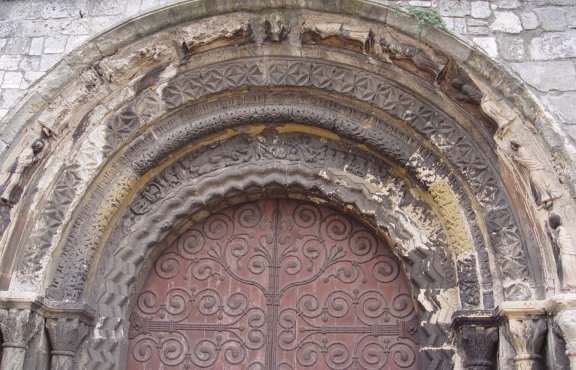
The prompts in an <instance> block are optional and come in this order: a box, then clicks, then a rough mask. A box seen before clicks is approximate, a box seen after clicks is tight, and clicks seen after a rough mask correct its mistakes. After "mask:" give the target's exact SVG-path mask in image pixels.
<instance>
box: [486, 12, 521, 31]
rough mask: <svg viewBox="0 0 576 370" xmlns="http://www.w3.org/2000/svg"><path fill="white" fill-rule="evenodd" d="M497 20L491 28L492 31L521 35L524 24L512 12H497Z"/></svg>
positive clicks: (495, 14)
mask: <svg viewBox="0 0 576 370" xmlns="http://www.w3.org/2000/svg"><path fill="white" fill-rule="evenodd" d="M494 16H495V19H494V22H492V25H491V26H490V29H491V30H492V31H500V32H504V33H520V32H522V24H521V23H520V18H519V17H518V16H517V15H516V14H514V13H512V12H495V13H494Z"/></svg>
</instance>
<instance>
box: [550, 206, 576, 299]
mask: <svg viewBox="0 0 576 370" xmlns="http://www.w3.org/2000/svg"><path fill="white" fill-rule="evenodd" d="M548 224H549V226H550V229H551V230H550V233H551V235H552V241H553V242H554V244H555V245H556V247H557V248H558V254H559V262H560V267H561V269H562V288H564V289H574V288H576V269H575V268H574V266H576V244H574V239H572V236H571V235H570V233H569V232H568V230H566V228H565V227H564V225H563V224H562V219H561V218H560V216H558V215H556V214H553V215H551V216H550V218H549V220H548Z"/></svg>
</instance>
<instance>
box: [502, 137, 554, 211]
mask: <svg viewBox="0 0 576 370" xmlns="http://www.w3.org/2000/svg"><path fill="white" fill-rule="evenodd" d="M510 148H511V149H512V158H513V159H514V161H515V162H516V163H517V164H518V165H519V166H520V168H521V169H522V170H523V171H524V175H525V176H526V177H527V179H528V183H529V184H530V188H531V189H532V194H533V196H534V200H535V201H536V204H537V205H539V206H542V207H544V208H550V207H552V203H553V202H554V200H556V199H558V198H560V197H561V196H562V192H561V190H560V189H558V187H557V186H556V183H555V181H554V179H555V178H554V174H553V173H552V172H551V171H550V170H549V169H548V168H547V167H546V165H544V163H542V162H541V161H540V160H538V158H536V157H535V156H534V154H533V153H531V152H529V151H528V150H527V149H526V148H525V147H524V146H522V145H520V144H519V143H518V142H516V141H511V142H510Z"/></svg>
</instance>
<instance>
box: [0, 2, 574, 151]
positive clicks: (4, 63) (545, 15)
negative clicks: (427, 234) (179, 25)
mask: <svg viewBox="0 0 576 370" xmlns="http://www.w3.org/2000/svg"><path fill="white" fill-rule="evenodd" d="M176 1H177V0H0V119H1V118H2V117H3V116H4V115H5V114H6V113H7V112H8V110H9V109H10V107H11V106H13V105H14V104H15V103H16V102H17V100H18V99H19V98H20V97H21V96H22V95H23V94H24V92H25V91H26V89H27V88H28V87H29V86H30V85H31V84H33V83H34V82H35V81H36V80H38V79H39V78H40V77H42V76H43V75H44V74H45V73H46V72H47V71H48V70H49V69H50V68H51V67H52V66H53V65H54V64H55V63H57V62H58V61H59V60H60V59H61V58H62V57H63V56H64V55H65V54H66V53H67V52H69V51H70V50H72V49H74V48H75V47H77V46H78V45H80V44H81V43H83V42H84V41H86V40H88V39H90V38H91V37H92V36H94V35H96V34H97V33H99V32H101V31H104V30H106V29H107V28H109V27H111V26H112V25H114V24H118V23H121V22H122V21H124V20H126V19H127V18H129V17H132V16H134V15H136V14H139V13H142V12H145V11H147V10H150V9H153V8H154V7H157V6H162V5H166V4H170V3H174V2H176ZM380 1H381V2H383V3H386V4H389V5H396V6H403V5H410V6H418V7H424V8H433V9H436V10H437V11H438V12H439V13H440V14H441V15H442V17H443V19H444V21H445V23H446V26H447V28H448V29H449V30H450V31H452V32H454V33H456V34H458V35H459V36H460V37H462V38H463V39H465V40H467V41H469V42H471V43H473V44H475V45H477V46H479V47H480V48H482V49H483V50H484V51H485V52H486V53H487V54H488V55H490V56H491V57H493V58H495V59H497V60H499V61H500V62H502V64H504V65H505V67H506V68H508V69H509V70H511V71H513V72H515V73H516V74H518V75H519V76H520V77H521V78H522V79H523V80H524V81H525V82H526V83H527V84H528V85H529V86H531V88H532V89H533V91H534V93H535V94H536V95H538V96H540V97H541V100H542V101H543V102H544V104H545V105H546V106H547V108H548V110H549V111H550V112H551V113H552V114H553V115H554V116H555V117H556V118H557V119H558V120H559V121H560V122H561V123H563V124H564V127H565V129H566V132H567V133H568V134H569V135H571V137H572V138H573V139H575V140H576V109H574V107H573V106H574V104H576V0H489V1H476V0H409V1H406V0H401V1H386V0H380ZM5 124H7V125H9V123H5ZM16 132H17V129H16V128H14V127H9V126H5V127H2V128H0V152H2V151H3V150H4V149H5V147H6V145H7V144H8V143H10V141H11V140H12V137H13V136H14V134H15V133H16Z"/></svg>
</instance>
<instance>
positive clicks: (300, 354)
mask: <svg viewBox="0 0 576 370" xmlns="http://www.w3.org/2000/svg"><path fill="white" fill-rule="evenodd" d="M416 326H417V323H416V313H415V309H414V305H413V302H412V299H411V296H410V294H409V288H408V282H407V279H406V277H405V275H404V273H403V271H402V270H401V268H400V265H399V262H398V260H397V259H396V257H395V256H393V255H392V253H391V252H390V251H389V249H388V248H387V246H386V245H385V244H384V243H383V242H382V241H381V240H379V239H378V238H376V236H375V235H374V234H373V233H372V232H371V231H370V230H368V229H367V228H366V227H364V226H362V225H360V224H359V223H357V222H355V221H353V220H351V219H349V218H347V217H346V216H344V215H342V214H339V213H337V212H335V211H334V210H332V209H329V208H325V207H319V206H316V205H314V204H311V203H305V202H297V201H290V200H264V201H259V202H254V203H247V204H243V205H240V206H237V207H235V208H229V209H226V210H224V211H222V212H220V213H217V214H214V215H212V216H210V217H208V218H207V219H206V220H205V221H203V222H202V223H200V224H198V225H195V226H194V227H192V228H191V229H189V230H187V231H186V232H184V233H183V234H182V235H180V236H179V237H178V239H177V240H175V241H174V242H173V244H172V245H170V246H168V247H167V248H166V250H165V252H164V253H163V254H162V255H161V256H160V257H159V258H158V260H157V261H156V263H155V265H154V267H153V269H152V272H151V273H150V276H149V278H148V280H147V283H146V284H145V287H144V289H143V290H142V292H141V293H140V295H139V297H138V301H137V303H136V308H135V309H134V312H133V314H132V316H131V325H130V333H129V336H130V354H129V360H128V362H129V364H128V369H130V370H144V369H159V368H162V369H198V368H210V369H248V370H272V369H282V370H296V369H332V370H341V369H342V370H343V369H415V368H416V352H417V345H416V341H415V331H416Z"/></svg>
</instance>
